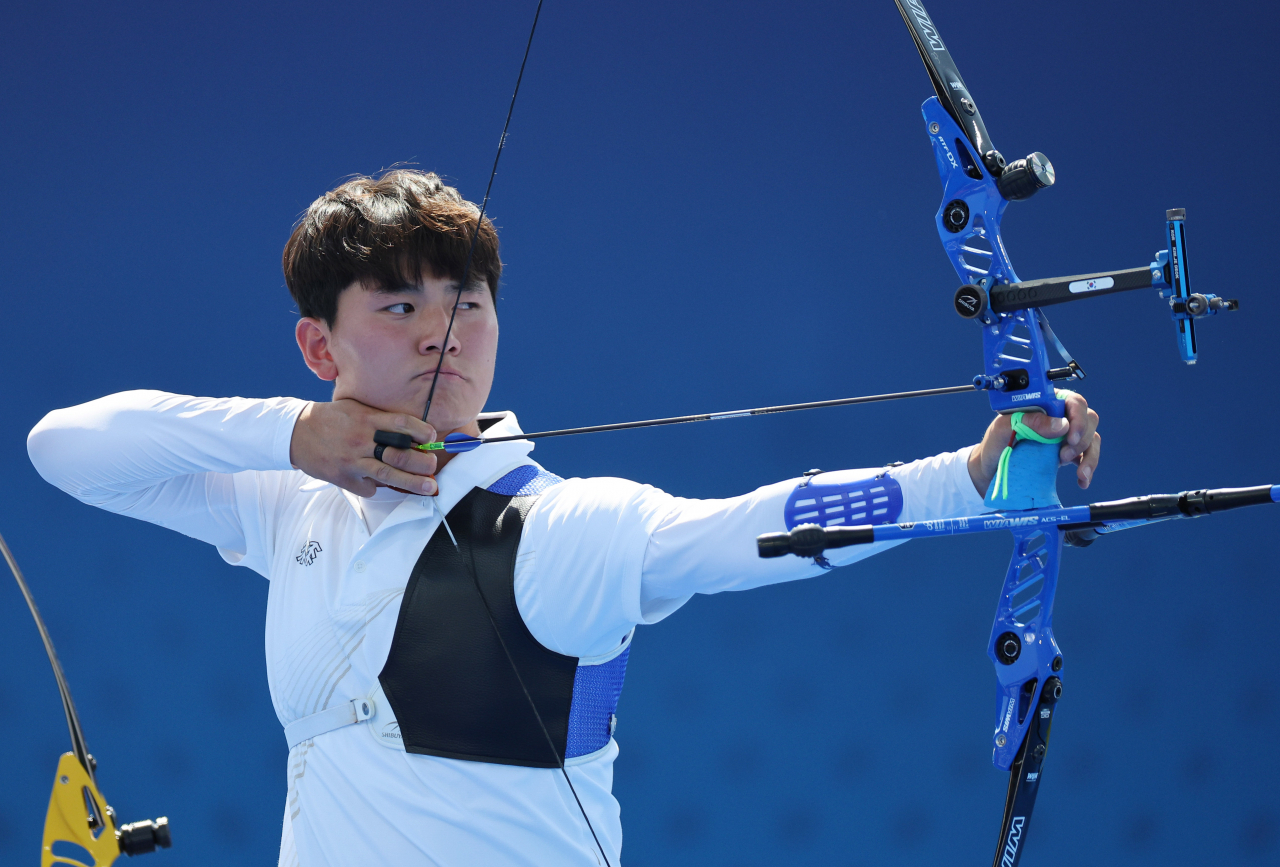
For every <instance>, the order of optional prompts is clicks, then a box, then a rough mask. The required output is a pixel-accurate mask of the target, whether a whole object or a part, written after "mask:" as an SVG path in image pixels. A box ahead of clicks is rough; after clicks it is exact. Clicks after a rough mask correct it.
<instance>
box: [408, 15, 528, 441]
mask: <svg viewBox="0 0 1280 867" xmlns="http://www.w3.org/2000/svg"><path fill="white" fill-rule="evenodd" d="M540 15H542V0H538V8H537V9H535V10H534V13H533V26H532V27H530V28H529V40H528V41H527V42H526V43H525V46H524V58H523V59H522V60H521V61H520V72H519V74H517V75H516V86H515V89H514V90H512V91H511V104H510V105H508V106H507V119H506V120H505V121H503V124H502V135H501V136H499V138H498V152H497V153H496V154H494V155H493V168H492V169H491V170H490V171H489V183H488V184H487V185H486V186H485V188H484V198H483V199H481V200H480V216H479V217H477V218H476V228H475V230H474V231H473V232H472V233H471V246H470V247H469V248H468V249H467V261H466V264H465V265H463V267H462V280H461V281H459V283H458V294H457V295H456V296H454V299H453V310H452V312H450V313H449V327H448V328H446V329H445V332H444V342H443V343H441V344H440V360H439V361H437V362H436V371H435V373H434V374H433V375H432V377H431V389H430V390H429V391H428V392H427V406H426V409H424V410H423V411H422V420H423V421H424V422H425V421H426V420H427V415H428V414H430V412H431V401H432V400H434V399H435V396H436V383H438V382H439V381H440V368H441V367H443V366H444V353H445V350H447V349H448V348H449V335H451V334H452V333H453V321H454V319H456V318H457V316H458V303H459V302H460V301H461V300H462V291H463V290H464V289H466V288H467V280H468V279H469V278H470V276H471V259H472V257H473V256H475V252H476V241H477V239H479V237H480V229H481V227H483V226H484V215H485V211H486V210H487V209H488V207H489V193H490V192H492V190H493V179H494V178H495V177H497V176H498V160H500V159H502V149H503V147H505V146H506V144H507V129H508V128H509V127H510V126H511V115H512V114H513V113H514V112H515V110H516V97H517V96H519V95H520V82H521V81H523V80H524V67H525V64H527V63H528V62H529V49H531V48H532V47H533V34H534V33H535V32H536V31H537V29H538V17H539V16H540ZM490 291H491V292H497V291H498V287H497V286H492V287H490Z"/></svg>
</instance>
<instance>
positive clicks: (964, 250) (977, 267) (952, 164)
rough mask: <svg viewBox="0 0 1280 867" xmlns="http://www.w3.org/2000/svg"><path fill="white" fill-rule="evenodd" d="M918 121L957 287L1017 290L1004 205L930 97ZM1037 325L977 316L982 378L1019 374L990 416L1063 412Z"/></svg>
mask: <svg viewBox="0 0 1280 867" xmlns="http://www.w3.org/2000/svg"><path fill="white" fill-rule="evenodd" d="M921 113H922V114H923V115H924V122H925V130H926V132H927V133H928V135H929V142H930V144H932V145H933V156H934V159H935V160H936V161H937V164H938V175H939V177H940V179H941V180H942V203H941V205H939V207H938V212H937V214H935V215H934V223H935V224H936V226H937V229H938V237H939V239H941V241H942V247H943V250H945V251H946V254H947V258H948V259H950V260H951V265H952V267H954V268H955V269H956V274H957V275H958V276H959V278H960V282H961V283H963V284H974V285H977V286H981V287H982V288H983V289H984V290H986V291H990V290H991V288H992V287H994V286H996V285H1000V284H1010V283H1017V282H1019V280H1018V275H1017V274H1016V273H1015V272H1014V270H1013V265H1012V264H1011V263H1010V262H1009V254H1008V252H1007V251H1006V250H1005V247H1004V241H1003V240H1002V239H1001V238H1000V221H1001V219H1002V218H1003V217H1004V211H1005V208H1007V207H1008V206H1009V200H1008V199H1006V198H1005V197H1004V196H1003V195H1001V193H1000V189H999V187H998V185H997V183H996V179H995V178H994V177H993V176H992V175H991V173H990V172H988V171H986V170H984V169H983V168H982V167H981V166H980V164H979V163H978V161H977V160H976V159H975V157H974V155H973V154H972V153H971V152H970V150H969V146H968V144H967V138H966V136H965V134H964V133H963V132H962V131H961V129H960V127H959V126H957V125H956V122H955V121H954V120H953V119H952V118H951V115H950V114H949V113H948V112H947V110H946V109H945V108H944V107H943V106H942V104H941V103H940V102H939V101H938V98H937V97H936V96H933V97H930V98H929V99H927V100H925V102H924V105H923V106H922V107H921ZM1039 321H1040V313H1039V311H1038V310H1037V309H1036V308H1027V309H1024V310H1013V311H1010V312H1007V313H995V312H992V311H986V313H985V314H984V315H983V319H982V348H983V353H982V355H983V374H984V375H985V376H987V377H991V378H993V379H994V378H996V377H1007V376H1008V374H1009V372H1010V371H1019V381H1018V382H1017V383H1016V385H1017V386H1019V387H1017V388H1012V387H1011V388H1009V390H1008V391H1006V390H1004V389H1002V388H998V387H997V388H991V389H990V398H991V408H992V409H993V410H995V411H996V412H1000V413H1010V412H1018V411H1026V410H1035V409H1039V410H1043V411H1044V412H1047V413H1048V414H1049V415H1052V416H1056V417H1058V418H1061V417H1062V416H1063V415H1064V414H1065V412H1066V406H1065V404H1064V403H1063V402H1062V401H1061V400H1059V399H1058V398H1057V395H1056V394H1055V393H1054V390H1053V384H1052V382H1051V381H1050V380H1049V376H1048V374H1049V370H1050V369H1051V365H1050V363H1049V352H1048V346H1047V344H1046V341H1045V335H1044V332H1043V330H1042V329H1041V327H1040V325H1039ZM1022 376H1025V385H1024V384H1023V381H1022V380H1021V377H1022Z"/></svg>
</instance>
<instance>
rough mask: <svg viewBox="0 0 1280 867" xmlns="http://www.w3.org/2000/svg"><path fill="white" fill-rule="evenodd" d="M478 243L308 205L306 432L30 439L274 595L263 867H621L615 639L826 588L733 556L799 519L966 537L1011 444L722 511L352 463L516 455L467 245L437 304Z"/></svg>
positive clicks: (299, 297) (116, 417)
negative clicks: (745, 594) (269, 836)
mask: <svg viewBox="0 0 1280 867" xmlns="http://www.w3.org/2000/svg"><path fill="white" fill-rule="evenodd" d="M477 217H478V209H477V208H475V206H474V205H471V204H470V203H467V202H464V201H463V200H462V199H461V197H460V196H459V195H458V193H457V191H456V190H454V189H452V188H450V187H446V186H444V185H443V184H442V183H441V181H440V179H439V178H438V177H436V176H435V175H434V174H423V173H419V172H413V171H403V170H400V171H393V172H389V173H387V174H385V175H383V176H382V177H381V178H379V179H376V180H375V179H371V178H359V179H356V180H353V181H350V182H348V183H346V184H343V185H342V186H341V187H339V188H338V189H336V190H334V191H333V192H331V193H329V194H327V195H325V196H324V197H322V198H320V199H318V200H317V201H316V202H315V203H313V204H312V205H311V207H310V209H309V210H308V211H307V213H306V215H305V216H304V217H303V219H302V221H301V222H300V223H299V225H298V227H297V228H296V230H295V231H294V233H293V236H292V237H291V238H290V240H289V243H288V245H287V247H286V248H285V254H284V271H285V278H286V281H287V283H288V285H289V289H290V291H291V292H292V294H293V297H294V299H295V301H296V302H297V304H298V308H299V311H300V313H301V315H302V318H301V319H300V320H299V322H298V325H297V341H298V346H299V348H300V349H301V351H302V356H303V359H304V361H305V362H306V364H307V366H308V367H310V368H311V370H312V371H314V372H315V374H316V375H317V376H319V377H320V378H321V379H324V380H326V381H330V382H332V383H333V384H334V385H333V400H332V401H331V402H329V403H309V402H306V401H302V400H297V399H292V398H272V399H268V400H247V399H242V398H223V399H215V398H195V397H186V396H181V395H171V394H163V393H160V392H154V391H134V392H125V393H122V394H117V395H112V396H109V397H105V398H102V399H100V400H96V401H93V402H91V403H87V404H84V405H82V406H78V407H72V408H70V409H65V410H59V411H56V412H53V413H50V414H49V415H48V416H47V417H46V418H45V419H44V420H42V421H41V422H40V424H39V425H37V426H36V428H35V429H34V430H33V431H32V432H31V435H30V437H29V439H28V449H29V452H30V454H31V459H32V461H33V463H34V464H35V466H36V467H37V469H38V470H39V471H40V473H41V475H43V476H44V478H45V479H47V480H48V481H50V482H51V483H53V484H55V485H57V486H58V487H60V488H62V489H63V490H65V491H67V492H68V493H70V494H72V495H73V496H75V497H78V498H79V499H81V500H82V501H84V502H86V503H90V504H92V505H95V506H99V507H101V508H105V509H109V510H111V511H113V512H118V513H121V514H126V515H131V516H133V517H137V518H141V519H143V520H147V521H152V522H154V523H157V524H160V525H162V526H165V527H170V528H172V529H175V530H178V531H179V532H182V533H186V534H187V535H190V536H194V537H195V538H198V539H202V540H204V541H207V542H209V543H211V544H213V545H216V546H217V547H218V550H219V552H220V553H221V555H222V556H223V558H224V559H226V560H227V562H229V563H232V564H236V565H241V566H247V567H249V568H251V569H253V570H255V571H257V572H259V573H261V574H262V575H263V576H265V577H267V578H269V579H270V581H271V587H270V593H269V597H268V603H267V626H266V650H267V673H268V680H269V682H270V686H271V696H272V700H273V702H274V704H275V708H276V713H277V715H278V716H279V718H280V721H281V723H282V724H283V725H284V726H285V733H286V738H287V740H288V742H289V744H290V753H289V775H288V795H287V801H286V806H285V816H284V828H283V834H282V838H281V846H280V863H281V865H293V864H301V865H305V867H321V865H367V864H396V865H404V867H408V865H440V864H444V865H454V864H459V865H460V864H467V865H470V864H485V865H490V864H492V865H546V864H581V865H595V864H599V863H602V860H601V854H602V853H603V854H604V855H605V856H606V857H607V859H608V861H609V863H611V864H613V865H617V864H618V863H619V860H618V859H619V852H620V849H621V844H622V833H621V826H620V823H619V810H618V804H617V802H616V801H615V800H614V798H613V796H612V794H611V784H612V774H613V761H614V758H615V757H616V756H617V754H618V748H617V745H616V743H615V742H614V740H613V737H612V733H613V724H614V721H615V717H614V711H615V709H616V706H617V698H618V692H619V691H620V689H621V686H622V676H623V672H624V671H625V666H626V659H627V654H628V652H629V647H630V640H631V636H632V634H633V631H634V629H635V627H636V626H637V625H639V624H647V623H655V622H657V621H659V620H661V619H663V618H664V617H666V616H668V615H669V614H671V613H672V612H674V611H675V610H676V609H677V608H679V607H680V606H681V605H683V604H684V603H685V602H686V601H688V600H689V598H690V597H691V596H692V595H693V594H695V593H718V592H721V591H724V590H745V589H748V588H752V587H759V586H762V585H765V584H773V583H778V582H782V581H791V580H795V579H799V578H807V577H810V576H813V575H817V574H821V572H822V567H820V565H819V564H817V563H815V561H813V560H805V559H800V558H798V557H785V558H781V559H774V560H762V559H760V558H759V557H757V556H756V546H755V538H756V536H757V535H759V534H761V533H765V532H770V531H776V530H781V529H784V528H786V527H788V526H794V525H795V524H797V523H804V522H805V521H806V520H814V518H813V515H814V513H815V512H816V510H817V508H818V507H817V506H815V505H813V503H814V501H821V503H822V509H823V515H822V517H821V518H820V520H823V521H824V522H828V521H836V520H838V518H833V517H831V512H832V510H833V509H839V510H840V511H839V513H838V514H839V516H840V517H843V518H844V519H845V520H846V522H847V523H850V524H857V523H885V522H890V521H899V520H901V521H910V520H918V519H925V518H941V517H947V516H956V515H963V514H976V513H978V512H981V511H983V497H982V494H983V492H984V491H985V490H986V488H987V485H988V484H989V482H990V479H991V476H992V474H993V473H994V471H995V468H996V464H997V462H998V460H999V455H1000V451H1001V450H1002V448H1003V447H1004V446H1005V444H1006V443H1007V442H1008V439H1009V424H1008V421H1007V420H1005V419H1002V418H997V419H996V420H995V421H994V422H993V423H992V425H991V426H990V428H989V429H988V430H987V433H986V436H985V437H984V438H983V441H982V442H981V443H980V444H979V445H977V446H971V447H968V448H964V449H961V450H960V451H958V452H954V453H948V454H942V455H938V456H936V457H932V458H928V459H926V460H921V461H916V462H915V463H911V464H906V465H904V466H898V467H895V468H892V469H889V470H887V471H886V470H878V469H862V470H845V471H840V472H833V473H824V474H822V475H819V476H816V477H813V478H804V479H788V480H786V481H782V482H779V483H777V484H774V485H770V486H767V487H764V488H761V489H759V490H757V491H753V492H752V493H749V494H746V495H744V496H741V497H735V498H732V499H727V500H686V499H680V498H677V497H674V496H671V495H670V494H666V493H663V492H662V491H659V490H655V489H654V488H652V487H648V486H645V485H641V484H637V483H635V482H630V481H626V480H624V479H611V478H597V479H569V480H562V479H560V478H559V477H557V476H554V475H552V474H550V473H548V472H547V471H545V470H543V469H542V468H541V467H540V466H539V465H538V464H536V463H535V462H534V461H532V460H531V459H530V458H529V452H530V451H532V449H533V444H532V443H531V442H529V441H527V440H523V441H522V440H515V441H511V442H504V443H495V444H488V445H483V446H481V447H479V448H477V449H475V450H473V451H470V452H466V453H462V454H457V455H449V454H447V453H442V452H432V453H426V452H422V451H418V450H411V449H410V450H401V449H395V448H385V447H378V448H375V443H374V434H375V432H376V431H378V430H387V431H394V432H399V433H403V434H408V435H409V436H411V437H412V438H413V440H414V441H416V442H418V443H429V442H434V441H436V440H438V439H441V438H443V436H444V435H446V434H449V433H453V432H458V431H461V432H464V433H467V434H470V435H472V436H479V435H480V434H482V433H483V434H485V435H487V436H490V437H497V436H503V435H510V434H518V433H519V432H520V429H519V426H518V424H517V422H516V418H515V416H514V414H512V413H510V412H499V413H481V410H482V408H483V407H484V404H485V401H486V400H487V398H488V394H489V388H490V385H491V383H492V381H493V375H494V364H495V359H496V356H497V345H498V319H497V314H496V307H495V300H496V296H497V289H498V280H499V277H500V274H501V268H502V265H501V261H500V259H499V256H498V240H497V235H496V233H495V231H494V229H493V227H492V225H491V224H490V223H488V222H487V221H486V222H485V223H484V224H483V225H482V226H481V227H480V231H479V234H478V236H477V238H478V240H477V242H476V244H475V251H474V257H473V258H472V260H471V264H470V270H469V274H470V279H469V280H468V281H467V285H465V286H460V283H461V282H462V279H463V273H464V270H466V268H467V266H466V263H467V257H468V249H469V247H470V246H471V237H472V235H473V233H474V232H475V231H476V220H477ZM455 306H456V311H455ZM451 317H454V322H453V327H452V330H451V331H449V321H450V319H451ZM447 331H448V339H447V340H446V332H447ZM437 366H438V367H439V377H438V381H437V382H436V385H435V392H434V397H433V401H432V403H431V411H430V416H429V418H428V420H427V422H423V421H421V420H420V419H419V416H420V415H421V413H422V410H423V407H424V406H425V404H426V401H427V395H428V392H429V391H431V388H432V383H433V380H435V379H436V377H435V375H434V374H435V371H436V369H437ZM1030 422H1031V423H1032V424H1033V425H1035V426H1037V429H1038V430H1039V432H1040V433H1042V434H1044V435H1047V436H1062V435H1065V436H1066V440H1065V441H1064V444H1063V446H1062V450H1061V459H1062V461H1063V462H1064V463H1066V462H1072V461H1074V462H1075V463H1077V464H1078V468H1077V476H1078V478H1079V482H1080V485H1081V486H1082V487H1087V486H1088V484H1089V481H1090V479H1091V477H1092V473H1093V471H1094V469H1095V468H1096V466H1097V462H1098V450H1099V439H1098V436H1097V434H1096V427H1097V415H1096V414H1094V413H1093V412H1092V411H1091V410H1089V409H1088V407H1087V405H1086V404H1085V401H1084V400H1083V398H1080V397H1079V396H1072V397H1071V399H1070V400H1069V402H1068V419H1067V420H1066V421H1064V420H1060V419H1057V420H1050V419H1048V418H1046V417H1043V416H1042V417H1039V418H1031V419H1030ZM831 503H835V504H836V505H835V506H831V505H830V504H831ZM884 547H886V546H884V545H871V546H861V547H856V548H846V549H842V550H840V551H837V552H832V556H831V558H830V559H831V563H832V564H834V565H842V564H846V563H851V562H853V561H855V560H857V559H860V558H863V557H866V556H869V555H871V554H874V553H876V552H877V551H879V550H883V549H884ZM823 566H826V567H827V568H829V565H828V564H823ZM533 707H536V708H537V709H538V713H536V714H535V713H534V712H533V709H532V708H533ZM561 759H563V761H564V765H565V768H564V774H567V777H568V779H569V780H571V781H572V784H573V787H574V790H575V791H576V796H575V793H574V792H571V791H570V788H569V785H568V784H567V781H566V777H565V776H563V775H562V769H561V767H560V761H561ZM575 798H576V799H580V802H581V808H579V806H578V803H577V800H576V799H575ZM584 814H585V817H586V818H587V819H589V824H588V822H587V821H586V820H585V819H584ZM593 835H594V837H595V838H598V841H599V842H598V844H597V842H596V839H594V838H593Z"/></svg>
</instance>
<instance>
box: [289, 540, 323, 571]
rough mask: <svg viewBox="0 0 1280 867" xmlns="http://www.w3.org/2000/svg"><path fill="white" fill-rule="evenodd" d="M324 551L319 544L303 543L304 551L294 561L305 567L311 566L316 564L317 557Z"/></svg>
mask: <svg viewBox="0 0 1280 867" xmlns="http://www.w3.org/2000/svg"><path fill="white" fill-rule="evenodd" d="M323 550H324V549H323V548H321V547H320V543H319V542H313V541H307V542H305V543H303V545H302V550H301V551H299V552H298V556H297V557H294V558H293V559H295V560H297V561H298V562H299V563H301V564H302V565H303V566H310V565H311V564H312V563H314V562H316V556H317V555H318V554H319V553H320V552H321V551H323Z"/></svg>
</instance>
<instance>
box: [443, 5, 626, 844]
mask: <svg viewBox="0 0 1280 867" xmlns="http://www.w3.org/2000/svg"><path fill="white" fill-rule="evenodd" d="M542 2H543V0H538V7H537V9H535V10H534V13H533V26H532V27H530V28H529V39H528V41H527V42H526V43H525V46H524V58H523V59H521V61H520V72H519V74H518V75H517V76H516V86H515V89H513V90H512V92H511V104H510V105H508V106H507V118H506V120H505V121H504V122H503V124H502V135H501V136H500V137H499V138H498V152H497V153H496V154H494V156H493V168H492V169H491V170H490V172H489V183H488V184H487V185H486V186H485V189H484V198H483V199H481V200H480V215H479V216H478V217H477V218H476V227H475V230H474V231H472V233H471V245H470V247H469V248H468V249H467V261H466V264H465V265H464V266H463V268H462V280H461V281H459V283H458V294H457V295H455V296H454V299H453V310H452V311H450V313H449V325H448V327H447V328H446V329H445V332H444V341H443V342H442V343H441V344H440V358H439V360H438V361H437V362H436V369H435V373H434V374H432V377H431V388H430V390H429V391H428V392H427V405H426V408H425V409H423V410H422V420H423V421H424V422H425V421H426V420H427V416H428V415H430V414H431V402H432V401H433V400H434V399H435V395H436V384H437V383H438V382H439V381H440V369H441V368H442V367H443V366H444V354H445V350H447V349H448V347H449V337H450V335H451V334H453V323H454V320H455V319H457V317H458V304H459V303H460V302H461V301H462V292H463V290H464V289H466V287H467V281H468V279H469V278H470V275H471V261H472V259H473V257H474V256H475V252H476V241H477V240H478V239H479V237H480V229H481V228H482V227H483V226H484V215H485V211H486V210H488V207H489V194H490V193H491V192H492V191H493V179H494V178H495V177H497V175H498V161H499V160H500V159H502V149H503V147H505V146H506V144H507V130H508V128H509V127H510V126H511V115H512V114H513V113H514V112H515V108H516V97H517V96H519V95H520V82H521V81H523V80H524V69H525V65H526V64H528V62H529V50H530V49H531V48H532V47H533V34H534V33H535V32H536V31H537V29H538V18H539V17H540V16H541V15H542ZM491 288H492V290H496V289H497V287H491ZM440 517H441V523H443V524H444V527H445V530H446V531H447V532H448V533H449V538H450V539H452V540H453V545H454V547H455V548H457V547H458V540H457V538H455V537H454V535H453V530H452V529H451V528H450V527H449V524H448V522H447V521H446V520H445V517H444V516H443V515H441V516H440ZM468 548H469V549H470V550H469V553H470V562H469V564H468V565H470V567H471V570H470V571H471V580H472V583H474V584H475V588H476V592H477V593H478V594H479V595H480V601H481V602H482V603H483V604H484V611H485V614H486V615H488V617H489V625H490V626H492V627H493V632H494V635H496V636H497V637H498V643H499V644H500V645H501V646H502V652H503V653H504V654H505V655H506V657H507V662H509V663H510V664H511V671H512V673H514V674H515V676H516V681H517V682H518V683H519V684H520V689H521V691H522V692H524V697H525V698H526V699H527V700H528V702H529V707H530V709H532V710H533V716H534V719H536V720H537V721H538V727H539V728H540V729H542V734H543V736H544V737H545V738H546V739H547V745H548V746H550V747H551V753H552V755H554V756H555V759H556V765H557V767H559V769H560V774H561V776H563V777H564V781H565V783H567V784H568V786H569V792H570V793H571V794H572V795H573V800H574V803H576V804H577V805H578V812H579V813H581V814H582V820H583V821H584V822H586V823H587V830H588V831H590V832H591V839H592V840H594V841H595V844H596V849H598V850H599V852H600V857H601V858H603V859H604V863H605V867H612V865H611V864H610V862H609V856H608V855H606V854H605V851H604V846H603V845H602V844H601V843H600V837H599V835H597V834H596V829H595V826H593V825H592V824H591V819H590V817H589V816H587V810H586V808H585V807H584V806H583V805H582V799H581V798H579V797H578V790H577V789H576V788H574V785H573V780H571V779H569V771H568V770H567V769H566V768H565V766H564V759H563V758H562V757H561V755H560V751H559V750H558V749H556V745H555V741H554V740H553V739H552V737H551V733H550V732H549V731H548V730H547V724H546V723H545V722H543V720H542V714H541V713H540V712H539V711H538V705H537V704H536V703H535V702H534V700H533V696H532V695H531V694H530V693H529V689H528V687H526V686H525V682H524V677H522V676H521V674H520V668H519V666H517V665H516V661H515V659H514V658H513V657H512V656H511V651H509V650H508V649H507V642H506V641H505V640H504V639H503V637H502V632H501V630H499V629H498V623H497V621H496V620H495V619H494V617H493V611H492V610H491V609H490V608H489V600H488V599H487V598H486V597H485V595H484V590H483V589H481V587H480V577H479V575H477V573H476V565H475V550H474V549H473V548H471V547H470V546H468ZM459 553H461V551H460V550H459Z"/></svg>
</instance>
